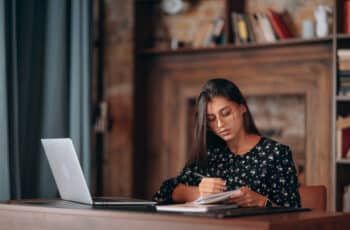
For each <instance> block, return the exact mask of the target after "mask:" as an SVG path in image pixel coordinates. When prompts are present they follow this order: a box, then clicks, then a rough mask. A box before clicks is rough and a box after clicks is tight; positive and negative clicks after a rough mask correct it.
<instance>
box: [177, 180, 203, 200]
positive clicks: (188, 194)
mask: <svg viewBox="0 0 350 230" xmlns="http://www.w3.org/2000/svg"><path fill="white" fill-rule="evenodd" d="M171 197H172V199H173V201H174V202H176V203H184V202H190V201H194V200H195V199H197V198H198V197H199V189H198V186H188V185H184V184H178V185H177V186H176V187H175V189H174V191H173V193H172V196H171Z"/></svg>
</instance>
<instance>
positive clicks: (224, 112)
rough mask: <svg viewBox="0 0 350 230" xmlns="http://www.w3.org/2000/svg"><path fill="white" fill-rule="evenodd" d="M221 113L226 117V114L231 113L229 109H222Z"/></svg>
mask: <svg viewBox="0 0 350 230" xmlns="http://www.w3.org/2000/svg"><path fill="white" fill-rule="evenodd" d="M221 114H222V116H224V117H227V116H228V115H230V114H231V111H230V110H228V111H222V113H221Z"/></svg>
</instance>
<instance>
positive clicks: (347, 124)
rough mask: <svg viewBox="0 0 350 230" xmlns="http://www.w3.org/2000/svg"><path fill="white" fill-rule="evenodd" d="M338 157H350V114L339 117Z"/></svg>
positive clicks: (339, 158)
mask: <svg viewBox="0 0 350 230" xmlns="http://www.w3.org/2000/svg"><path fill="white" fill-rule="evenodd" d="M336 125H337V131H336V132H337V136H336V138H337V158H338V160H341V159H346V158H350V116H348V117H341V116H339V117H338V119H337V124H336Z"/></svg>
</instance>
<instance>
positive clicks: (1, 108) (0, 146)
mask: <svg viewBox="0 0 350 230" xmlns="http://www.w3.org/2000/svg"><path fill="white" fill-rule="evenodd" d="M0 17H1V18H0V54H5V53H6V51H5V40H6V37H5V0H0ZM6 85H7V81H6V55H0V182H1V184H3V185H4V186H0V200H7V199H10V168H9V164H10V161H9V146H8V125H7V123H8V118H7V89H6Z"/></svg>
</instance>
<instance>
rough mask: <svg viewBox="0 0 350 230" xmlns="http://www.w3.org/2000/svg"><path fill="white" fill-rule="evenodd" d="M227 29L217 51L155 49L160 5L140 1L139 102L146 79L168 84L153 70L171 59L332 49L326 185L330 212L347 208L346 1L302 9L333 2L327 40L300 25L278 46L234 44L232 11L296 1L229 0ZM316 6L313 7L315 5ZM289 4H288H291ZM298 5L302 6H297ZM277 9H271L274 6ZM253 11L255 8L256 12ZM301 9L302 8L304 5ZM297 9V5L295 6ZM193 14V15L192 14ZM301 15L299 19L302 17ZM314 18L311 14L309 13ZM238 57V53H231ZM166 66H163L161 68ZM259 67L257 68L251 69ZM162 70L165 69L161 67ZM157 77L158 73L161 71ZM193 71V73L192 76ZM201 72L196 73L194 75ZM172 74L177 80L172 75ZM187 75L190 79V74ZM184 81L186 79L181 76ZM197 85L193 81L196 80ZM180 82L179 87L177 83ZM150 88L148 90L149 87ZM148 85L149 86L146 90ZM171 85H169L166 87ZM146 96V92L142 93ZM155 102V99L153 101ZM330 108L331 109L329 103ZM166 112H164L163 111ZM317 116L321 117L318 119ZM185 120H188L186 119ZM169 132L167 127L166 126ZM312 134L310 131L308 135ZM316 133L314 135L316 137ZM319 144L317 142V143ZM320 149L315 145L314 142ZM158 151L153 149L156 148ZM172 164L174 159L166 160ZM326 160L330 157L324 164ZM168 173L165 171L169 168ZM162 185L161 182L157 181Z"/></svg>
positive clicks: (137, 45) (226, 0) (226, 3)
mask: <svg viewBox="0 0 350 230" xmlns="http://www.w3.org/2000/svg"><path fill="white" fill-rule="evenodd" d="M195 2H197V4H200V2H201V1H200V0H198V1H195ZM223 2H224V9H225V10H224V21H225V23H224V28H223V36H224V38H225V41H226V42H225V43H224V44H219V45H215V46H213V47H196V48H194V47H191V46H185V47H182V48H177V49H171V48H170V45H169V46H168V47H167V46H165V47H164V46H162V47H157V46H156V45H155V40H156V39H155V31H156V28H155V25H157V24H158V23H159V22H158V21H159V18H157V17H154V15H157V16H159V14H157V13H155V11H156V10H157V9H158V5H159V1H157V0H152V1H145V0H136V2H135V4H136V11H135V17H136V18H135V20H136V22H135V25H136V27H135V35H136V36H135V53H136V59H137V62H136V67H135V68H136V73H135V74H136V85H139V88H137V87H136V90H139V91H142V90H143V91H144V92H143V95H145V97H144V98H143V99H142V100H140V101H139V102H138V103H140V104H142V103H143V102H145V100H146V99H145V98H146V97H147V96H148V95H147V94H148V92H147V90H148V88H151V87H150V86H149V85H147V81H153V80H154V82H155V84H161V83H163V80H159V79H158V78H157V77H153V75H152V74H154V72H157V71H156V70H154V68H155V66H157V65H162V63H163V62H166V61H168V60H170V58H171V61H174V60H175V61H179V63H180V62H182V61H183V60H191V58H192V57H194V60H197V59H196V58H197V57H200V55H203V59H205V60H204V62H206V57H208V58H209V59H210V58H212V57H217V56H218V57H221V56H224V55H225V54H224V53H233V54H235V55H236V56H237V57H240V55H245V54H246V53H254V52H257V53H259V54H260V51H262V52H265V51H266V52H268V53H269V52H270V51H271V50H275V49H278V50H279V49H281V50H283V51H288V52H291V53H293V50H294V49H296V48H297V47H303V48H305V49H307V50H313V49H318V48H319V47H320V46H322V47H326V50H328V51H327V52H328V54H327V55H329V56H330V60H331V65H330V67H329V75H331V76H329V77H330V78H331V83H330V84H329V85H328V86H327V87H328V89H329V90H330V92H331V100H330V104H331V105H330V110H331V117H330V122H329V123H327V122H325V124H324V125H325V126H327V127H328V126H329V129H330V133H329V139H330V143H331V144H330V145H329V150H327V151H328V152H329V161H330V162H328V164H329V167H328V169H327V170H329V174H330V180H329V181H330V182H329V184H327V188H328V191H327V192H328V199H329V201H328V209H330V210H337V211H341V210H342V202H343V200H342V199H343V188H344V186H345V185H347V184H350V176H349V175H350V159H338V158H337V146H336V145H337V139H336V120H337V117H338V116H339V115H343V116H346V115H349V114H350V96H345V95H339V94H338V89H339V83H338V82H339V70H338V59H337V50H338V49H347V48H349V49H350V33H344V31H343V16H344V10H343V8H342V6H343V0H328V1H319V0H311V1H307V3H305V4H306V6H305V8H306V9H304V8H300V9H299V11H303V13H304V14H305V12H307V10H308V12H310V9H311V8H312V7H314V6H316V5H318V4H325V3H326V4H328V5H329V6H331V7H332V9H333V14H332V27H331V31H330V33H329V35H328V36H325V37H322V38H316V37H315V38H311V39H302V38H300V30H301V26H300V21H299V22H298V23H299V28H295V27H294V28H293V29H294V30H295V31H299V32H298V33H297V34H298V36H296V37H295V38H289V39H285V40H278V41H275V42H262V43H245V44H235V43H234V39H233V33H234V31H232V29H231V28H232V23H233V22H232V19H231V17H230V13H231V12H233V11H235V12H241V13H243V12H245V10H246V7H247V6H250V7H252V5H253V4H256V6H254V7H256V9H259V7H260V8H261V7H264V4H266V3H264V2H268V3H270V4H274V3H273V2H276V3H275V4H276V7H277V8H278V7H280V6H282V5H283V3H284V2H285V3H286V2H288V4H293V3H292V2H293V1H291V0H282V1H280V0H276V1H256V0H238V1H237V0H224V1H223ZM294 2H298V4H299V5H300V4H301V3H300V2H305V1H294ZM310 2H311V3H310ZM288 4H287V3H286V4H285V5H288ZM295 4H297V3H295ZM273 6H274V5H272V7H273ZM254 7H253V8H254ZM299 7H300V6H299ZM295 8H297V7H295ZM192 15H193V14H192ZM297 16H300V15H297ZM309 16H310V15H309ZM232 56H234V55H232ZM295 58H296V59H298V58H300V59H302V56H300V55H296V57H295ZM169 66H171V68H178V70H177V71H178V72H181V73H182V74H184V75H186V74H187V72H186V71H185V70H182V69H181V65H180V64H177V63H174V64H167V65H165V67H164V68H165V69H166V68H170V67H169ZM162 68H163V67H162ZM252 68H254V66H252ZM160 69H161V68H160ZM166 71H167V69H166V70H164V73H167V74H168V72H166ZM157 74H158V73H157ZM191 74H192V73H189V75H191ZM196 74H197V73H196V72H194V75H193V76H194V77H193V78H195V75H196ZM144 76H148V78H149V79H144V78H143V77H144ZM170 76H172V75H171V74H170ZM187 77H188V76H187ZM181 79H183V78H181ZM193 81H194V80H193ZM176 84H180V83H178V82H176ZM144 86H145V87H144ZM143 87H144V88H143ZM166 87H168V88H169V87H170V86H168V85H166ZM140 94H141V95H142V93H140ZM150 95H151V96H148V97H151V98H152V97H153V98H155V97H156V96H155V94H152V93H150ZM154 101H155V99H154ZM324 106H326V105H324ZM160 112H164V111H162V110H161V111H160ZM316 118H317V117H316ZM181 119H184V118H181ZM163 129H164V128H163ZM309 133H310V132H309ZM311 135H313V134H311ZM144 136H147V134H144ZM315 143H317V142H315ZM314 145H315V144H314ZM152 151H153V150H152ZM167 159H168V160H169V159H171V157H170V158H167ZM325 161H327V159H326V160H325ZM164 170H165V171H166V169H164ZM154 183H155V184H157V185H158V183H156V182H154Z"/></svg>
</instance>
